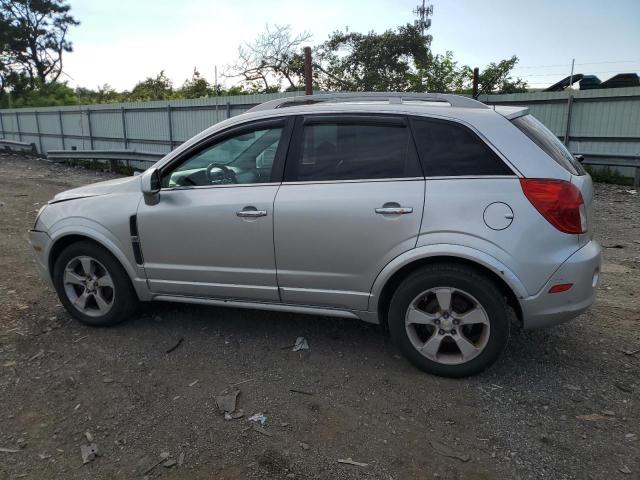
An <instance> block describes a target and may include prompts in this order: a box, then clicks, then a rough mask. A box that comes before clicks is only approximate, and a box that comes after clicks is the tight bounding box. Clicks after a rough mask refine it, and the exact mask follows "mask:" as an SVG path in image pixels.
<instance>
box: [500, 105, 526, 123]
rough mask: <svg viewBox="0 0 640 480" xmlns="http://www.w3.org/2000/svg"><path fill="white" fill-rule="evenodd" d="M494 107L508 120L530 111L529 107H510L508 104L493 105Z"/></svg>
mask: <svg viewBox="0 0 640 480" xmlns="http://www.w3.org/2000/svg"><path fill="white" fill-rule="evenodd" d="M492 107H493V109H494V110H495V111H496V112H498V113H499V114H500V115H502V116H503V117H504V118H506V119H507V120H513V119H514V118H518V117H522V116H524V115H527V114H528V113H529V109H528V108H527V107H510V106H509V107H508V106H506V105H492Z"/></svg>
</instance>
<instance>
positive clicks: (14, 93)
mask: <svg viewBox="0 0 640 480" xmlns="http://www.w3.org/2000/svg"><path fill="white" fill-rule="evenodd" d="M78 103H79V101H78V97H77V96H76V94H75V92H74V90H73V89H72V88H70V87H69V86H67V85H66V84H65V83H60V82H49V83H42V82H41V81H40V80H36V81H35V88H32V87H31V82H29V80H28V79H27V78H26V77H21V78H20V80H16V83H14V85H13V86H12V90H11V91H6V92H0V108H20V107H49V106H59V105H76V104H78Z"/></svg>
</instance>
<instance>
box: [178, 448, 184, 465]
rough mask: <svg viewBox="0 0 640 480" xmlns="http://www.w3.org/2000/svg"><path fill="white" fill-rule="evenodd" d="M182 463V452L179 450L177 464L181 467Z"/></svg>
mask: <svg viewBox="0 0 640 480" xmlns="http://www.w3.org/2000/svg"><path fill="white" fill-rule="evenodd" d="M183 463H184V452H180V456H179V457H178V466H179V467H181V466H182V464H183Z"/></svg>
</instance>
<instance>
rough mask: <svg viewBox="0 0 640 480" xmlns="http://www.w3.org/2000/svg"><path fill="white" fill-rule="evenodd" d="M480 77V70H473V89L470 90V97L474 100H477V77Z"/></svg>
mask: <svg viewBox="0 0 640 480" xmlns="http://www.w3.org/2000/svg"><path fill="white" fill-rule="evenodd" d="M479 75H480V69H479V68H478V67H476V68H474V69H473V87H472V89H471V96H472V97H473V98H474V99H475V98H478V76H479Z"/></svg>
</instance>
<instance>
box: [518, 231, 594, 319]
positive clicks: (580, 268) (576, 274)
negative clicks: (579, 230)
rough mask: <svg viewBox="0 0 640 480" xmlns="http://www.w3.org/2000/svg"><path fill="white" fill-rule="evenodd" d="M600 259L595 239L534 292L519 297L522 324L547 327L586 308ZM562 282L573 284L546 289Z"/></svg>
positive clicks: (589, 300) (592, 299)
mask: <svg viewBox="0 0 640 480" xmlns="http://www.w3.org/2000/svg"><path fill="white" fill-rule="evenodd" d="M601 261H602V249H601V248H600V244H599V243H598V242H596V241H595V240H591V241H590V242H589V243H587V244H586V245H585V246H584V247H582V248H580V250H578V251H577V252H575V253H574V254H573V255H571V256H570V257H569V258H568V259H567V260H566V261H565V262H564V263H563V264H562V265H561V266H560V268H558V270H556V272H555V273H554V274H553V275H552V276H551V278H550V279H549V281H548V282H547V283H546V284H545V286H544V287H543V288H542V290H541V291H540V292H539V293H538V294H537V295H534V296H531V297H527V298H524V299H522V300H521V301H520V305H521V307H522V317H523V324H524V328H527V329H533V328H543V327H549V326H551V325H556V324H558V323H562V322H566V321H567V320H571V319H572V318H574V317H577V316H578V315H580V314H581V313H582V312H584V311H585V310H587V309H588V308H589V307H590V306H591V304H592V303H593V301H594V299H595V296H596V289H597V286H598V282H599V280H600V263H601ZM561 283H573V286H572V287H571V288H570V289H569V290H567V291H566V292H561V293H549V289H550V288H551V287H552V286H553V285H557V284H561Z"/></svg>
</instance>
